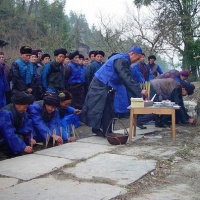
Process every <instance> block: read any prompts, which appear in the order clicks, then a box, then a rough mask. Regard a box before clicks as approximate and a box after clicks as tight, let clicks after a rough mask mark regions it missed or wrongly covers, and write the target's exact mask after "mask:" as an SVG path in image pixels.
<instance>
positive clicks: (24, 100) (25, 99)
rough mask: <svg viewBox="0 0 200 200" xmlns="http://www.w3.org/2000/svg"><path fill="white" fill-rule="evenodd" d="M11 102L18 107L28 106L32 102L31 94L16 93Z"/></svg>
mask: <svg viewBox="0 0 200 200" xmlns="http://www.w3.org/2000/svg"><path fill="white" fill-rule="evenodd" d="M11 101H12V103H14V104H18V105H30V104H32V103H33V102H34V97H33V95H32V94H27V93H25V92H21V91H17V92H15V93H14V94H13V96H12V97H11Z"/></svg>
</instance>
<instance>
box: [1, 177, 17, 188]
mask: <svg viewBox="0 0 200 200" xmlns="http://www.w3.org/2000/svg"><path fill="white" fill-rule="evenodd" d="M17 182H18V179H16V178H4V177H0V190H2V189H5V188H7V187H11V186H14V185H16V184H17Z"/></svg>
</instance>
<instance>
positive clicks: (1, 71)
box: [0, 52, 10, 108]
mask: <svg viewBox="0 0 200 200" xmlns="http://www.w3.org/2000/svg"><path fill="white" fill-rule="evenodd" d="M2 54H3V55H2ZM5 66H6V65H5V63H4V53H3V52H0V108H2V107H4V106H5V105H6V104H8V102H7V100H9V99H10V98H9V96H10V87H9V83H8V80H7V78H6V71H5ZM6 94H8V95H6ZM6 97H7V98H6Z"/></svg>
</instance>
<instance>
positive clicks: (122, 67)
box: [81, 46, 147, 137]
mask: <svg viewBox="0 0 200 200" xmlns="http://www.w3.org/2000/svg"><path fill="white" fill-rule="evenodd" d="M141 56H142V49H141V48H140V47H139V46H133V47H131V48H130V50H129V52H127V53H122V54H117V55H114V56H112V57H111V58H110V59H109V60H107V61H106V62H105V63H104V64H103V66H102V67H101V68H100V69H99V70H98V71H97V72H96V73H95V75H94V78H93V80H92V82H91V84H90V87H89V90H88V93H87V96H86V99H85V102H84V106H83V109H82V115H81V118H82V121H83V122H84V123H85V124H86V125H88V126H90V127H92V132H93V133H96V134H97V135H100V134H101V133H102V136H104V137H105V135H106V131H107V129H108V128H109V131H110V127H108V125H109V123H110V121H111V120H112V118H113V117H114V106H113V101H114V97H115V91H116V90H117V88H118V87H119V86H120V85H121V84H124V85H125V87H127V88H128V89H129V90H130V91H131V92H132V93H133V94H138V93H141V94H143V95H147V91H145V90H142V91H141V89H140V87H139V85H137V84H135V82H134V81H133V79H132V77H131V72H130V65H131V64H132V63H134V62H136V61H137V60H139V59H140V57H141ZM139 91H140V92H139ZM100 128H102V129H103V132H101V130H100Z"/></svg>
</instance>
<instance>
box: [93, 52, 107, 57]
mask: <svg viewBox="0 0 200 200" xmlns="http://www.w3.org/2000/svg"><path fill="white" fill-rule="evenodd" d="M98 54H100V55H102V56H103V57H104V56H105V53H104V52H103V51H95V52H94V57H95V56H96V55H98Z"/></svg>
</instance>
